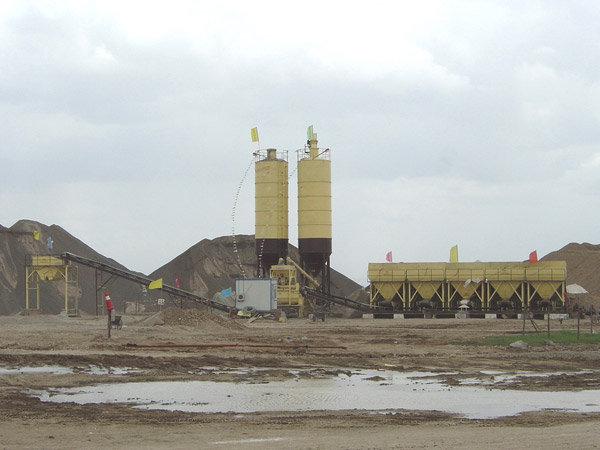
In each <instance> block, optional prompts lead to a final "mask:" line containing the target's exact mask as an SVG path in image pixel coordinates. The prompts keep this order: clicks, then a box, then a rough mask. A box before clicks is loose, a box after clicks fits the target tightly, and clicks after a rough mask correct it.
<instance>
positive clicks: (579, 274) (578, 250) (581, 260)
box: [542, 242, 600, 297]
mask: <svg viewBox="0 0 600 450" xmlns="http://www.w3.org/2000/svg"><path fill="white" fill-rule="evenodd" d="M542 261H566V262H567V284H572V283H576V284H579V285H580V286H583V287H584V288H585V289H586V290H587V291H588V292H589V293H590V294H592V295H593V296H596V297H598V296H600V245H593V244H588V243H587V242H586V243H583V244H577V243H573V242H572V243H570V244H568V245H565V246H564V247H563V248H561V249H560V250H557V251H555V252H551V253H548V254H547V255H546V256H544V257H543V258H542Z"/></svg>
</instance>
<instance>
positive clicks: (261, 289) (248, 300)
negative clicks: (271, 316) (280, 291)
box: [234, 278, 277, 311]
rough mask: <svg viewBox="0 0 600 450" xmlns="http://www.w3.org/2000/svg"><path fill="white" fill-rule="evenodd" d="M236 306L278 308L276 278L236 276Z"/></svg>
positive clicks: (258, 309)
mask: <svg viewBox="0 0 600 450" xmlns="http://www.w3.org/2000/svg"><path fill="white" fill-rule="evenodd" d="M234 300H235V304H234V306H235V308H236V309H243V308H245V307H252V308H254V309H256V310H257V311H272V310H275V309H277V279H276V278H236V279H235V297H234Z"/></svg>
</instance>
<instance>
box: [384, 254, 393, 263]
mask: <svg viewBox="0 0 600 450" xmlns="http://www.w3.org/2000/svg"><path fill="white" fill-rule="evenodd" d="M385 260H386V261H387V262H392V252H387V255H385Z"/></svg>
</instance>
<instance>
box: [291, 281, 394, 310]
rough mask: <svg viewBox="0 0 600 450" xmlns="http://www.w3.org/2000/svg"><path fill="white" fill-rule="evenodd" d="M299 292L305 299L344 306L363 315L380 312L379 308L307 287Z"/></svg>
mask: <svg viewBox="0 0 600 450" xmlns="http://www.w3.org/2000/svg"><path fill="white" fill-rule="evenodd" d="M300 292H301V293H302V295H304V296H305V297H310V298H311V299H313V300H318V301H321V302H331V303H335V304H336V305H341V306H345V307H347V308H350V309H354V310H356V311H362V312H364V313H375V312H380V311H382V309H381V308H377V307H373V306H371V305H369V304H367V303H361V302H358V301H356V300H350V299H349V298H346V297H339V296H337V295H331V294H327V293H325V292H321V291H318V290H316V289H311V288H308V287H303V288H301V289H300Z"/></svg>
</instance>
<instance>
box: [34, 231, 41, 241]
mask: <svg viewBox="0 0 600 450" xmlns="http://www.w3.org/2000/svg"><path fill="white" fill-rule="evenodd" d="M33 238H34V239H35V240H36V241H39V240H40V232H39V231H34V232H33Z"/></svg>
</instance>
